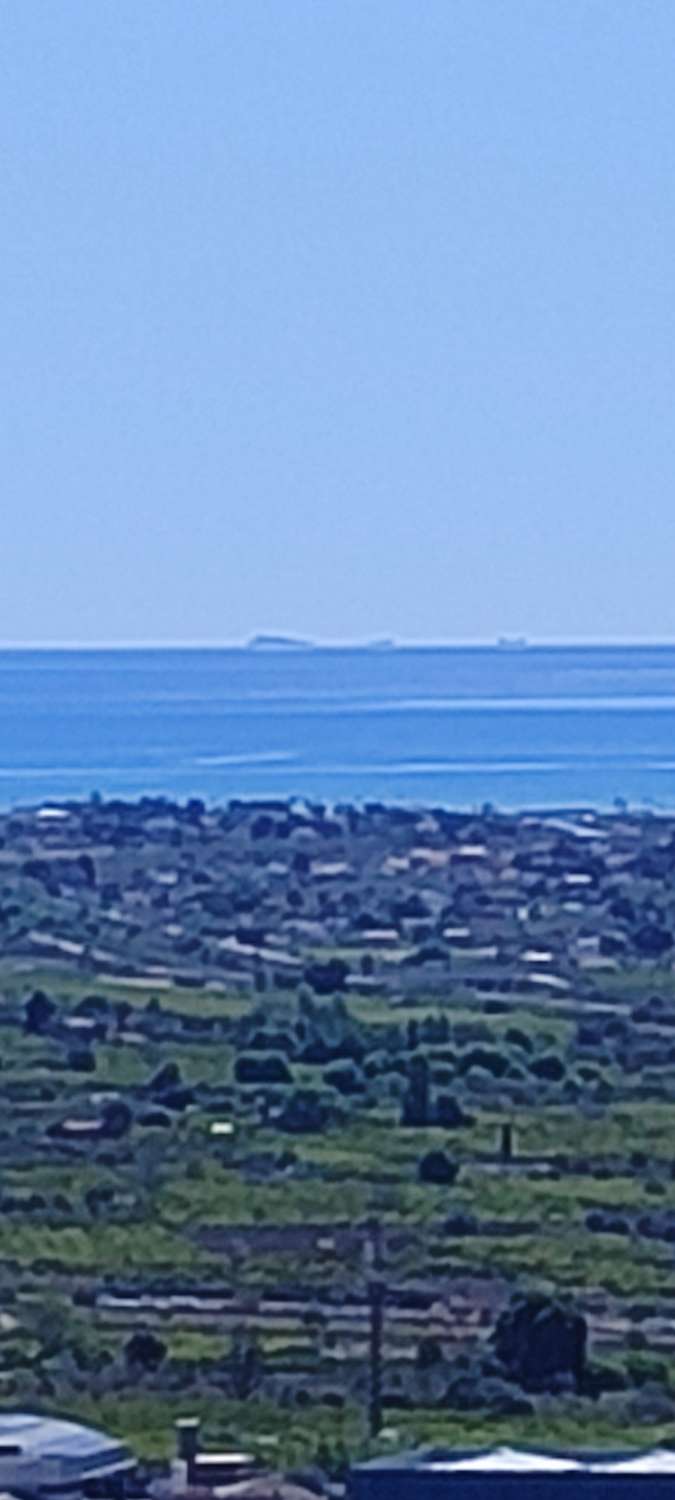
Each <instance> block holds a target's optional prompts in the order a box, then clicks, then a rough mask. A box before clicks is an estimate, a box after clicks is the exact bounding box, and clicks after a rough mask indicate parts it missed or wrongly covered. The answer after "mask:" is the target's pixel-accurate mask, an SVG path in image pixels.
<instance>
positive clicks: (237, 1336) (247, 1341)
mask: <svg viewBox="0 0 675 1500" xmlns="http://www.w3.org/2000/svg"><path fill="white" fill-rule="evenodd" d="M228 1365H229V1375H230V1382H231V1385H232V1394H233V1396H235V1397H236V1399H237V1401H248V1400H249V1398H250V1397H251V1396H252V1395H253V1393H254V1391H255V1390H257V1388H258V1386H259V1385H260V1382H261V1380H262V1376H263V1368H264V1367H263V1359H262V1354H261V1350H260V1345H259V1343H258V1340H257V1338H256V1335H255V1333H251V1332H248V1331H247V1330H246V1329H245V1328H241V1327H237V1328H235V1329H233V1332H232V1348H231V1350H230V1358H229V1361H228Z"/></svg>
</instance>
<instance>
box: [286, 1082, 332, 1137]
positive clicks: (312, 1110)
mask: <svg viewBox="0 0 675 1500" xmlns="http://www.w3.org/2000/svg"><path fill="white" fill-rule="evenodd" d="M278 1124H279V1128H280V1129H281V1130H287V1131H289V1132H290V1133H291V1134H292V1135H301V1134H303V1133H304V1132H310V1133H311V1132H318V1131H321V1130H323V1129H324V1128H325V1126H326V1125H327V1124H328V1108H327V1105H326V1104H325V1102H324V1100H323V1099H322V1098H321V1095H320V1094H319V1093H318V1092H317V1090H316V1089H294V1090H293V1092H292V1093H291V1094H290V1095H289V1097H288V1099H287V1101H286V1104H285V1105H284V1108H283V1110H282V1112H281V1115H280V1117H279V1121H278Z"/></svg>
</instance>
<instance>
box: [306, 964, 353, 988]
mask: <svg viewBox="0 0 675 1500" xmlns="http://www.w3.org/2000/svg"><path fill="white" fill-rule="evenodd" d="M348 973H349V964H346V963H345V962H344V959H342V958H329V959H328V961H327V962H326V963H325V964H321V963H314V964H309V965H308V966H307V968H306V969H305V979H306V981H307V983H308V984H309V985H311V987H312V989H313V990H314V991H315V993H316V994H317V995H334V994H335V992H336V990H343V989H344V988H345V984H346V982H347V975H348Z"/></svg>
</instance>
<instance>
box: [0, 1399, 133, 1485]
mask: <svg viewBox="0 0 675 1500" xmlns="http://www.w3.org/2000/svg"><path fill="white" fill-rule="evenodd" d="M135 1467H136V1464H135V1460H134V1459H133V1458H132V1456H131V1454H130V1453H129V1452H128V1450H127V1449H126V1448H124V1447H123V1446H122V1445H121V1444H119V1443H117V1442H116V1441H115V1439H114V1438H110V1437H107V1436H106V1434H105V1433H103V1432H96V1431H95V1430H94V1428H91V1427H81V1426H80V1425H79V1423H77V1422H65V1421H61V1420H60V1419H56V1418H53V1417H44V1416H31V1415H29V1414H28V1413H24V1412H8V1413H5V1412H3V1413H1V1414H0V1489H1V1490H5V1491H8V1492H9V1493H11V1494H12V1495H16V1496H19V1497H23V1496H26V1497H29V1500H32V1497H42V1496H48V1495H54V1496H55V1497H56V1496H61V1497H63V1500H69V1497H79V1496H84V1495H87V1496H98V1495H112V1494H120V1493H121V1492H122V1491H123V1486H124V1476H125V1475H126V1474H129V1473H130V1472H131V1471H132V1470H133V1469H134V1468H135Z"/></svg>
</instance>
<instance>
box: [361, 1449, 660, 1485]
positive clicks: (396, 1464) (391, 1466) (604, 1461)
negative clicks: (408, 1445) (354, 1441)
mask: <svg viewBox="0 0 675 1500" xmlns="http://www.w3.org/2000/svg"><path fill="white" fill-rule="evenodd" d="M359 1469H364V1470H371V1469H372V1470H380V1471H387V1470H389V1471H394V1470H395V1471H396V1472H399V1473H400V1472H401V1471H402V1470H413V1471H414V1470H418V1471H424V1472H426V1473H429V1474H432V1473H433V1474H448V1475H451V1474H456V1475H457V1476H458V1478H459V1477H461V1476H462V1475H471V1474H476V1475H478V1474H495V1475H498V1474H514V1475H518V1474H520V1475H528V1474H532V1475H537V1474H541V1475H547V1474H548V1475H556V1474H560V1475H561V1476H565V1475H566V1474H572V1475H576V1477H577V1478H581V1477H582V1476H585V1475H593V1474H607V1475H617V1476H618V1475H621V1474H624V1475H626V1476H630V1475H631V1474H632V1475H634V1476H635V1477H636V1478H637V1477H638V1476H639V1475H641V1474H644V1475H649V1474H653V1475H664V1476H666V1477H668V1476H670V1477H671V1478H672V1477H675V1449H669V1448H650V1449H646V1450H644V1451H642V1452H625V1451H624V1452H623V1453H622V1452H617V1451H616V1450H615V1451H613V1452H609V1451H608V1452H607V1453H602V1452H594V1453H589V1452H576V1453H574V1452H570V1453H545V1452H534V1451H533V1450H531V1449H527V1448H512V1447H509V1446H506V1445H505V1446H502V1447H496V1448H489V1449H483V1450H476V1449H464V1450H462V1449H456V1450H452V1449H447V1450H444V1449H443V1448H440V1447H438V1448H431V1449H429V1448H427V1449H418V1450H416V1451H411V1452H407V1453H397V1454H392V1455H391V1456H390V1457H380V1458H376V1459H371V1460H370V1462H367V1463H365V1464H361V1465H357V1471H358V1470H359Z"/></svg>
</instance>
